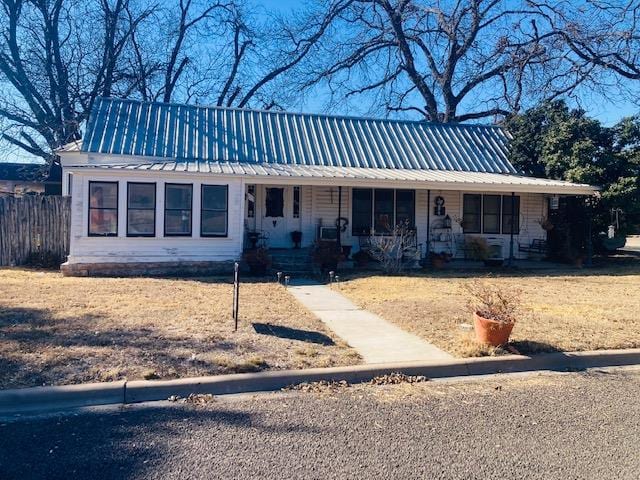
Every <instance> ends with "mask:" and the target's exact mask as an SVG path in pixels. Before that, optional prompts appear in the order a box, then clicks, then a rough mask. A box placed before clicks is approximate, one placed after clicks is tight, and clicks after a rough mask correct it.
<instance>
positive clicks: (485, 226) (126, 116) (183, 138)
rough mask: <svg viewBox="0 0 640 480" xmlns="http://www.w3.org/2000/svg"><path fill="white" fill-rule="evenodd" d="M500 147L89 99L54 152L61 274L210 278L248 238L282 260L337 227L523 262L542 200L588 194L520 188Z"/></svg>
mask: <svg viewBox="0 0 640 480" xmlns="http://www.w3.org/2000/svg"><path fill="white" fill-rule="evenodd" d="M508 144H509V134H508V133H507V132H506V131H505V130H503V129H502V128H500V127H497V126H487V125H463V124H439V123H428V122H415V121H400V120H383V119H371V118H354V117H345V116H329V115H312V114H301V113H284V112H275V111H255V110H243V109H232V108H221V107H201V106H191V105H189V106H187V105H175V104H162V103H143V102H138V101H131V100H116V99H107V98H102V99H97V100H96V102H95V104H94V107H93V110H92V112H91V115H90V118H89V120H88V124H87V130H86V134H85V137H84V139H83V141H82V143H76V144H72V145H68V146H67V147H65V148H64V149H62V150H61V151H59V152H58V153H59V155H60V157H61V163H62V166H63V191H64V193H65V194H68V195H71V196H72V225H71V247H70V255H69V257H68V261H67V262H66V263H65V264H64V265H63V267H62V270H63V272H65V273H66V274H70V275H73V274H99V273H117V274H126V273H132V274H137V273H144V272H147V273H148V272H154V273H169V272H172V271H186V270H189V271H199V270H206V271H212V270H213V269H216V268H218V267H222V268H228V265H227V264H228V262H232V261H234V260H237V259H239V258H240V257H241V255H242V252H243V249H245V248H247V246H248V244H249V242H248V236H250V235H249V234H250V233H251V234H252V235H251V236H253V237H254V240H255V237H258V238H261V239H263V241H264V242H265V243H266V245H267V246H268V247H269V248H271V249H288V248H292V247H293V242H292V238H291V232H293V231H299V232H302V247H308V246H310V245H312V244H314V242H316V240H317V239H318V238H321V237H322V238H326V239H334V240H335V239H336V236H337V230H336V225H338V226H339V227H340V231H341V232H340V235H339V241H340V242H341V244H342V245H350V246H352V248H353V251H356V250H358V248H360V245H362V244H363V239H364V238H367V237H368V235H369V234H370V233H371V231H374V232H375V233H376V234H384V233H385V232H387V231H388V230H389V229H390V228H393V226H394V225H397V224H400V223H402V222H408V223H409V224H410V225H411V226H412V227H413V228H414V229H415V232H416V233H415V235H416V243H417V244H418V245H421V248H422V250H423V251H424V250H426V249H427V248H429V249H430V251H435V252H448V253H450V254H452V255H454V256H462V255H463V254H464V253H463V245H464V243H465V242H464V240H465V238H468V237H470V236H480V237H485V238H487V239H488V241H490V244H491V245H492V248H493V249H494V253H496V254H497V255H501V256H503V257H508V256H509V255H511V254H513V256H514V257H522V256H526V255H528V253H527V252H524V251H520V249H519V248H518V245H529V244H531V243H532V242H534V241H541V240H544V239H545V234H546V232H545V230H544V229H543V228H542V225H541V223H543V222H541V220H542V219H544V218H545V217H546V215H547V209H548V208H549V203H550V202H551V204H552V205H553V204H555V203H556V200H557V198H558V196H561V195H591V194H593V193H594V191H595V188H594V187H591V186H588V185H581V184H573V183H568V182H563V181H554V180H546V179H537V178H529V177H525V176H522V175H520V174H519V173H518V172H517V171H516V169H515V168H514V167H513V166H512V165H511V164H510V163H509V161H508V158H507V157H508ZM514 245H515V248H514ZM512 252H513V253H512Z"/></svg>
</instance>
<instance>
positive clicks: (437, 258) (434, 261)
mask: <svg viewBox="0 0 640 480" xmlns="http://www.w3.org/2000/svg"><path fill="white" fill-rule="evenodd" d="M450 259H451V257H450V255H449V254H448V253H446V252H440V253H436V252H431V253H430V254H429V260H430V261H431V266H432V267H433V268H435V269H436V270H441V269H443V268H444V265H445V264H446V263H447V262H448V261H449V260H450Z"/></svg>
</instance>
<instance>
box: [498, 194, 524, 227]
mask: <svg viewBox="0 0 640 480" xmlns="http://www.w3.org/2000/svg"><path fill="white" fill-rule="evenodd" d="M511 201H512V197H511V195H504V196H503V197H502V233H509V234H510V233H511V225H513V233H514V235H518V234H520V197H519V196H514V197H513V207H515V208H512V203H511Z"/></svg>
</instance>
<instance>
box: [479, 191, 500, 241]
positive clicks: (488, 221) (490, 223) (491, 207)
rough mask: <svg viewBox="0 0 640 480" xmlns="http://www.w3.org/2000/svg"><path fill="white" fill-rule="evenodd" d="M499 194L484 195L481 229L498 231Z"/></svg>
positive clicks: (488, 231) (491, 231)
mask: <svg viewBox="0 0 640 480" xmlns="http://www.w3.org/2000/svg"><path fill="white" fill-rule="evenodd" d="M500 212H501V198H500V195H485V196H484V198H483V201H482V231H483V232H484V233H500Z"/></svg>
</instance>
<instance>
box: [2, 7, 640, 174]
mask: <svg viewBox="0 0 640 480" xmlns="http://www.w3.org/2000/svg"><path fill="white" fill-rule="evenodd" d="M254 1H255V4H256V5H257V6H258V7H262V8H258V10H262V9H264V11H271V12H274V11H280V12H281V13H283V14H286V13H287V12H288V11H290V10H292V9H296V8H299V7H300V6H301V4H302V3H303V2H302V1H300V0H254ZM636 84H637V82H636ZM629 85H631V84H629ZM635 90H636V91H638V88H637V87H636V88H635ZM615 91H616V89H615V88H613V87H612V88H611V90H610V92H613V93H615ZM325 100H326V98H325V97H323V93H322V91H321V90H320V91H318V92H316V94H315V95H313V96H312V97H311V98H308V99H307V100H306V101H305V102H304V103H302V104H301V105H300V107H299V108H291V110H293V111H305V112H321V111H322V107H323V106H324V104H325ZM568 100H569V103H570V104H572V105H573V106H580V107H581V108H583V109H584V110H586V111H587V113H588V114H589V115H590V116H593V117H595V118H598V119H599V120H600V121H601V122H602V123H603V124H604V125H607V126H611V125H614V124H615V123H617V122H618V121H619V120H620V119H622V118H623V117H627V116H631V115H635V114H638V113H640V106H638V105H636V104H634V103H633V102H632V101H631V100H629V99H619V100H611V99H607V98H606V97H605V96H604V95H600V94H597V93H583V94H581V95H579V96H578V97H577V98H575V99H568ZM345 108H346V107H343V111H341V110H340V108H338V109H334V110H333V111H332V113H336V114H349V113H352V112H350V111H346V110H345ZM33 160H34V158H33V157H32V156H30V155H28V154H26V153H20V152H19V151H16V149H15V148H9V149H7V146H6V145H5V144H4V143H3V142H1V141H0V162H2V161H21V162H26V161H33Z"/></svg>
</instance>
